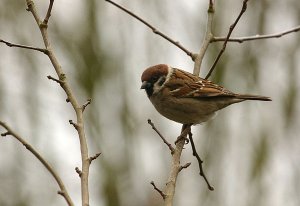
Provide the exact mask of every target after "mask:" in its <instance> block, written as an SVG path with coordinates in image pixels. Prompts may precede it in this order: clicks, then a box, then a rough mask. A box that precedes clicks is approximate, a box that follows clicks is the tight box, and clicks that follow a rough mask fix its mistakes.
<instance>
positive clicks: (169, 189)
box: [164, 125, 191, 206]
mask: <svg viewBox="0 0 300 206" xmlns="http://www.w3.org/2000/svg"><path fill="white" fill-rule="evenodd" d="M190 130H191V126H190V125H182V129H181V134H180V135H179V137H178V138H177V139H180V140H179V141H178V142H177V144H176V148H175V150H174V153H173V155H172V165H171V171H170V174H169V178H168V181H167V183H166V187H165V189H164V194H165V199H164V200H165V202H164V205H165V206H172V205H173V200H174V195H175V188H176V182H177V177H178V174H179V172H180V171H181V170H182V168H181V167H182V166H181V165H180V157H181V153H182V150H183V146H184V144H185V138H182V137H186V136H187V134H188V133H189V132H190Z"/></svg>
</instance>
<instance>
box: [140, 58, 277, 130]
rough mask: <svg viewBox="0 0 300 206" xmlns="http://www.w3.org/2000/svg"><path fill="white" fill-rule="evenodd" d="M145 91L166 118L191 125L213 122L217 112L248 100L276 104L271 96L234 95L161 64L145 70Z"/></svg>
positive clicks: (209, 82)
mask: <svg viewBox="0 0 300 206" xmlns="http://www.w3.org/2000/svg"><path fill="white" fill-rule="evenodd" d="M141 81H142V85H141V89H144V90H145V91H146V94H147V96H148V98H149V99H150V101H151V103H152V104H153V106H154V107H155V109H156V110H157V111H158V112H159V113H160V114H161V115H162V116H164V117H166V118H168V119H170V120H172V121H175V122H178V123H181V124H188V125H196V124H201V123H203V122H206V121H208V120H210V119H212V118H213V117H214V116H215V115H216V112H217V111H219V110H221V109H223V108H225V107H227V106H229V105H231V104H235V103H239V102H243V101H246V100H259V101H272V100H271V98H270V97H266V96H260V95H249V94H237V93H233V92H231V91H229V90H227V89H225V88H224V87H222V86H220V85H217V84H215V83H213V82H211V81H209V80H206V79H202V78H201V77H199V76H196V75H193V74H191V73H189V72H187V71H184V70H181V69H177V68H173V67H171V66H169V65H167V64H158V65H154V66H151V67H149V68H147V69H145V70H144V72H143V73H142V75H141Z"/></svg>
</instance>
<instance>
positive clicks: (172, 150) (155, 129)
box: [148, 119, 174, 154]
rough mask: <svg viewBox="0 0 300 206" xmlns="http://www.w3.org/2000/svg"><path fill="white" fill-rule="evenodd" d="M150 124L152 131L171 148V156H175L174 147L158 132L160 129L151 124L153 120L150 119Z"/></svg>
mask: <svg viewBox="0 0 300 206" xmlns="http://www.w3.org/2000/svg"><path fill="white" fill-rule="evenodd" d="M148 124H150V125H151V127H152V129H153V130H154V131H155V132H156V133H157V134H158V136H160V138H161V139H162V141H163V142H164V143H165V144H166V145H167V146H168V147H169V150H170V151H171V154H174V147H172V145H171V144H170V143H169V142H168V141H167V140H166V138H164V136H163V135H162V134H161V133H160V132H159V131H158V129H157V128H156V127H155V126H154V124H153V123H152V122H151V119H148Z"/></svg>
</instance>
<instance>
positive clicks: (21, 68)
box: [0, 0, 300, 206]
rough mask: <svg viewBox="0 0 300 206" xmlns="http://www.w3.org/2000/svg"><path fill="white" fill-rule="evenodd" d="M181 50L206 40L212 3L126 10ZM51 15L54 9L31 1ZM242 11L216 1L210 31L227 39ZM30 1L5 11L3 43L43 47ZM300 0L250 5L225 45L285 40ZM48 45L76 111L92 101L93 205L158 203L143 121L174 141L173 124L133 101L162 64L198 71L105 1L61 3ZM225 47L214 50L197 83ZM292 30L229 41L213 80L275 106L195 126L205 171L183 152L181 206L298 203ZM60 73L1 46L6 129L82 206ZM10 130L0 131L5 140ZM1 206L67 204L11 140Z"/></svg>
mask: <svg viewBox="0 0 300 206" xmlns="http://www.w3.org/2000/svg"><path fill="white" fill-rule="evenodd" d="M116 1H117V2H118V3H120V4H122V5H124V6H125V7H127V8H129V9H130V10H132V11H134V12H135V13H136V14H138V15H140V16H141V17H143V18H144V19H145V20H147V21H149V22H150V23H152V24H153V25H155V26H156V27H157V28H158V29H159V30H161V31H162V32H164V33H166V34H168V35H169V36H170V37H171V38H173V39H175V40H178V41H180V43H182V44H183V45H184V46H185V47H186V48H188V49H189V50H191V51H193V52H198V50H199V48H200V45H201V42H202V39H203V35H204V32H205V25H206V18H207V13H206V11H207V2H208V1H200V0H190V1H180V0H173V1H170V0H169V1H167V0H151V1H137V0H132V1H121V0H116ZM35 3H36V6H37V7H38V11H39V13H40V14H41V16H43V17H44V16H45V13H46V10H47V6H48V1H41V0H36V1H35ZM241 4H242V1H241V0H228V1H217V2H216V14H215V19H214V26H213V31H214V34H215V35H216V36H225V35H226V34H227V31H228V28H229V25H230V24H231V23H232V22H233V21H234V20H235V18H236V16H237V15H238V13H239V11H240V8H241ZM25 8H26V6H25V1H24V2H23V1H10V0H1V1H0V38H1V39H4V40H7V41H11V42H15V43H21V44H26V45H32V46H37V47H43V44H42V40H41V35H40V33H39V31H38V28H37V26H36V24H35V22H34V20H33V17H32V15H31V14H30V13H29V12H27V11H26V10H25ZM299 20H300V4H299V1H298V0H287V1H280V0H261V1H250V2H249V5H248V10H247V11H246V13H245V14H244V15H243V17H242V19H241V21H240V22H239V23H238V25H237V27H236V29H235V30H234V32H233V35H232V36H251V35H256V34H269V33H276V32H280V31H284V30H286V29H290V28H292V27H294V26H296V25H299V24H300V21H299ZM49 34H50V37H51V41H52V47H53V48H54V50H55V53H56V55H57V57H58V59H59V61H60V64H61V66H62V68H63V70H64V71H65V73H66V75H67V77H68V79H69V82H70V84H71V86H72V88H73V90H74V91H75V93H76V95H77V97H78V99H79V101H80V102H82V103H84V102H85V101H86V99H88V98H92V104H91V105H90V106H89V107H88V108H87V109H86V112H85V114H84V116H85V122H86V127H85V128H86V134H87V138H88V143H89V151H90V155H93V154H95V153H97V152H101V153H102V155H101V156H100V158H98V159H97V160H96V161H94V162H93V164H92V165H91V173H90V199H91V205H97V206H119V205H120V206H140V205H145V206H147V205H149V206H156V205H157V206H158V205H162V202H163V201H162V199H161V197H160V196H159V195H158V193H157V192H156V191H154V190H153V188H152V186H151V185H150V181H152V180H153V181H154V182H155V184H156V185H157V186H158V187H159V188H163V187H164V185H165V183H166V180H167V177H168V172H169V169H170V162H171V156H170V152H169V150H168V149H167V147H166V145H164V144H163V143H162V141H161V139H160V138H159V137H158V136H157V135H156V134H155V132H154V131H153V130H152V129H151V128H150V126H149V125H148V124H147V119H148V118H150V119H151V120H152V121H153V122H154V123H155V125H156V126H157V128H158V129H159V130H160V131H161V133H162V134H164V135H165V137H166V138H167V139H168V141H170V142H174V141H175V139H176V137H177V136H178V135H179V132H180V128H181V125H180V124H177V123H174V122H171V121H169V120H167V119H165V118H164V117H162V116H160V115H159V114H158V113H157V112H156V111H155V109H154V107H153V106H152V105H151V103H150V101H149V100H148V99H147V97H146V94H145V93H144V91H141V90H140V84H141V82H140V75H141V73H142V72H143V70H144V69H145V68H147V67H149V66H152V65H155V64H158V63H167V64H169V65H172V66H174V67H178V68H182V69H185V70H187V71H189V72H192V70H193V62H192V61H191V59H190V57H188V56H187V55H186V54H185V53H183V52H182V51H181V50H179V49H178V48H177V47H175V46H174V45H172V44H170V43H169V42H167V41H166V40H164V39H162V38H161V37H159V36H157V35H155V34H153V33H152V32H151V31H150V30H149V29H148V28H147V27H145V25H143V24H141V23H140V22H138V21H137V20H135V19H133V18H132V17H130V16H129V15H127V14H125V13H124V12H123V11H121V10H119V9H117V8H116V7H114V6H112V5H111V4H108V3H106V2H105V1H102V0H100V1H99V0H98V1H95V0H89V1H79V0H73V1H67V0H61V1H55V3H54V8H53V12H52V16H51V19H50V23H49ZM221 47H222V43H214V44H211V46H210V47H209V50H208V52H207V53H206V56H205V59H204V62H203V64H202V70H201V76H205V75H206V73H207V71H208V69H209V68H210V66H211V65H212V62H213V60H214V58H215V57H216V55H217V53H218V51H219V50H220V49H221ZM299 57H300V33H299V32H298V33H293V34H289V35H287V36H284V37H282V38H279V39H269V40H259V41H251V42H245V43H242V44H239V43H229V44H228V46H227V49H226V52H225V54H224V55H223V57H222V58H221V61H220V62H219V64H218V66H217V69H216V70H215V72H214V74H213V75H212V77H211V80H213V81H215V82H216V83H218V84H221V85H223V86H225V87H226V88H228V89H229V90H232V91H235V92H240V93H251V94H261V95H266V96H270V97H272V99H273V101H272V102H245V103H241V104H236V105H233V106H231V107H228V108H226V109H224V110H223V111H221V112H219V114H218V116H217V117H216V118H215V119H214V120H212V121H210V122H208V123H206V124H203V125H199V126H195V127H193V134H194V140H195V143H196V147H197V149H198V153H199V155H200V156H201V157H202V158H203V160H204V165H203V166H204V170H205V172H206V175H207V177H208V179H209V181H210V183H211V184H212V185H213V186H214V187H215V191H213V192H211V191H208V189H207V186H206V184H205V182H204V180H203V178H201V177H200V176H199V175H198V172H199V170H198V166H197V161H196V160H195V158H194V157H193V156H192V151H191V147H190V144H188V145H186V146H185V150H184V151H183V155H182V163H186V162H191V163H192V165H191V166H190V167H189V168H188V169H186V170H184V171H182V172H181V173H180V175H179V179H178V182H177V187H176V197H175V205H178V206H179V205H188V206H198V205H207V206H211V205H214V206H216V205H222V206H247V205H249V206H251V205H262V206H269V205H270V206H271V205H272V206H281V205H285V206H294V205H300V196H299V193H300V165H299V162H300V137H299V134H300V127H299V123H300V117H299V116H300V115H299V114H300V106H299V105H300V104H299V100H300V95H299V94H300V92H299V87H300V83H299V81H298V79H299V77H300V70H299V68H300V58H299ZM47 75H52V76H55V73H54V69H53V67H52V65H51V64H50V61H49V60H48V58H47V57H46V56H45V55H44V54H41V53H39V52H34V51H29V50H22V49H17V48H9V47H7V46H5V45H4V44H1V45H0V97H1V98H0V120H1V121H5V122H6V123H7V124H8V125H10V126H11V127H12V128H13V129H14V130H15V131H16V132H17V133H19V134H21V136H23V137H24V139H26V140H27V141H28V142H30V143H31V144H32V145H33V146H34V147H35V148H36V149H37V150H38V151H39V152H40V153H41V154H42V155H43V156H44V157H45V158H46V159H47V160H48V161H49V162H50V163H51V165H53V167H54V168H55V169H56V170H57V171H58V173H59V174H60V175H61V177H62V179H63V180H64V182H65V184H66V187H67V189H68V190H69V192H70V195H71V197H72V198H73V200H74V201H75V203H76V205H80V204H81V199H80V180H79V178H78V175H77V174H76V172H75V170H74V168H75V167H77V166H80V165H81V161H80V153H79V142H78V137H77V134H76V132H75V130H74V128H73V127H72V126H70V125H69V123H68V120H69V119H74V118H75V116H74V112H73V111H72V109H71V106H70V105H69V104H67V103H66V101H65V99H66V95H65V94H64V92H63V91H62V89H61V88H60V87H59V85H58V84H56V83H54V82H53V81H49V80H48V79H47V78H46V76H47ZM2 132H5V130H4V129H3V128H0V133H2ZM0 165H1V169H0V182H1V184H0V205H1V206H2V205H3V206H27V205H32V206H37V205H49V206H52V205H53V206H54V205H66V203H65V201H64V200H63V198H62V197H61V196H60V195H57V190H58V187H57V185H56V183H55V182H54V180H53V179H52V177H51V176H50V175H49V173H48V172H47V171H46V170H45V168H44V167H43V166H42V165H41V164H40V162H39V161H38V160H37V159H36V158H34V157H33V155H32V154H31V153H29V152H28V151H27V150H26V149H25V148H24V147H23V146H22V145H21V144H20V143H19V142H17V141H16V140H15V139H13V138H11V137H9V136H7V137H4V138H1V139H0Z"/></svg>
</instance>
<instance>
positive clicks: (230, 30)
mask: <svg viewBox="0 0 300 206" xmlns="http://www.w3.org/2000/svg"><path fill="white" fill-rule="evenodd" d="M247 3H248V0H244V1H243V5H242V9H241V11H240V13H239V15H238V17H237V18H236V20H235V21H234V23H233V24H232V25H231V26H230V27H229V31H228V34H227V36H226V39H225V41H224V43H223V48H222V49H221V51H220V52H219V54H218V56H217V58H216V60H215V61H214V63H213V65H212V67H211V68H210V70H209V72H208V74H207V75H206V77H205V79H208V78H209V77H210V75H211V74H212V72H213V71H214V69H215V67H216V65H217V63H218V61H219V59H220V58H221V56H222V54H223V53H224V51H225V49H226V45H227V42H228V39H229V38H230V36H231V33H232V32H233V30H234V28H235V26H236V25H237V23H238V22H239V20H240V18H241V17H242V15H243V14H244V12H245V11H246V10H247Z"/></svg>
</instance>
